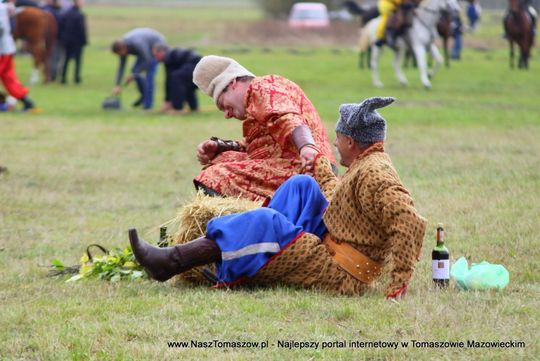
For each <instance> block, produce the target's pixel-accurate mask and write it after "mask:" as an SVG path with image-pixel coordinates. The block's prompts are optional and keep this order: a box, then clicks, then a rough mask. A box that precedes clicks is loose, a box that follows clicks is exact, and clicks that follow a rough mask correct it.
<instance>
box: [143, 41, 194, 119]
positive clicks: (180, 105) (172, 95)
mask: <svg viewBox="0 0 540 361" xmlns="http://www.w3.org/2000/svg"><path fill="white" fill-rule="evenodd" d="M152 54H153V55H154V58H155V59H156V60H157V61H161V62H163V64H164V65H165V102H164V103H163V107H162V109H161V110H162V111H164V112H179V111H182V110H183V109H184V103H186V102H187V104H188V105H189V109H190V110H191V111H192V112H196V111H198V110H199V103H198V101H197V95H196V94H195V92H196V90H197V86H196V85H195V84H194V83H193V70H194V69H195V66H196V65H197V63H198V62H199V61H200V60H201V56H200V55H199V54H197V53H196V52H194V51H193V50H190V49H182V48H169V47H167V45H164V44H157V45H154V47H153V48H152Z"/></svg>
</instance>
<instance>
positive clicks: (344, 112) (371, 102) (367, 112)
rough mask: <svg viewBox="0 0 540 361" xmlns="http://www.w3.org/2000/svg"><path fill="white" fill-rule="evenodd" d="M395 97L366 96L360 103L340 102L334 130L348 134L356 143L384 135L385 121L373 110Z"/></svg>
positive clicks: (388, 102) (373, 141) (383, 136)
mask: <svg viewBox="0 0 540 361" xmlns="http://www.w3.org/2000/svg"><path fill="white" fill-rule="evenodd" d="M395 100H396V98H392V97H384V98H380V97H374V98H367V99H366V100H364V101H363V102H362V103H360V104H342V105H340V106H339V114H340V117H339V119H338V121H337V124H336V132H339V133H341V134H345V135H348V136H349V137H351V138H353V139H354V140H355V141H357V142H358V143H362V144H371V143H375V142H380V141H383V140H384V138H385V137H386V121H385V120H384V118H383V117H382V116H381V115H380V114H379V113H378V112H377V111H376V110H375V109H378V108H382V107H385V106H387V105H389V104H392V103H393V102H394V101H395Z"/></svg>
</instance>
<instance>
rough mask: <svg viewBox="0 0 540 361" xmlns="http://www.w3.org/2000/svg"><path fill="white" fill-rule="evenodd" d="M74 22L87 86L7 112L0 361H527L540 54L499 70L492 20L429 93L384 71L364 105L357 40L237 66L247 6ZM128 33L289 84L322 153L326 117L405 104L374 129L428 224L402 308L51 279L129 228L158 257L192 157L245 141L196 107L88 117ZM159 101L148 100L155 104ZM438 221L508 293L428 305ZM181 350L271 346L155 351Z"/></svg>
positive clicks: (535, 280)
mask: <svg viewBox="0 0 540 361" xmlns="http://www.w3.org/2000/svg"><path fill="white" fill-rule="evenodd" d="M86 13H87V14H88V21H89V27H90V34H91V37H90V42H91V45H90V46H89V47H88V48H87V49H86V53H85V60H84V67H83V82H84V83H83V85H81V86H75V85H71V84H70V85H67V86H60V85H57V84H51V85H47V86H43V85H37V86H34V87H32V88H31V95H32V97H33V98H34V99H35V100H36V102H37V103H38V105H39V106H40V107H42V108H43V109H44V112H43V113H41V114H23V113H16V114H6V113H0V165H1V166H4V167H7V168H8V172H7V173H1V174H0V269H1V270H2V277H1V279H0V301H1V303H2V306H1V307H0V330H2V331H1V332H0V359H5V360H70V359H71V360H176V359H193V360H201V359H220V360H229V359H231V360H232V359H240V360H250V359H275V360H293V359H321V360H322V359H325V360H363V359H366V360H387V359H388V360H402V359H416V360H432V359H439V360H440V359H442V360H517V359H521V360H534V359H540V345H539V343H538V336H536V334H537V332H538V330H539V329H540V302H539V300H538V295H539V294H540V287H539V282H540V267H539V262H538V260H539V259H540V251H539V247H538V246H539V239H538V228H539V226H540V143H539V142H538V138H539V136H540V103H539V102H538V96H539V94H540V72H539V71H538V69H540V64H539V54H538V50H535V51H534V58H533V59H532V60H531V69H530V70H529V71H516V70H510V69H509V67H508V61H507V51H506V47H505V43H504V41H502V40H501V39H500V38H499V33H500V25H499V24H500V23H499V19H500V18H499V17H498V14H489V13H487V16H486V17H485V20H486V21H485V23H484V24H483V27H482V28H481V29H480V31H479V32H478V33H477V34H475V35H466V41H467V43H466V45H470V46H474V48H471V47H469V48H467V49H465V50H464V53H463V60H462V62H460V63H453V64H452V67H451V69H442V70H441V72H440V73H439V74H438V75H437V77H436V78H435V79H434V83H433V89H432V90H431V91H425V90H423V89H422V87H421V84H420V81H419V79H418V76H417V73H416V71H415V70H414V69H409V70H407V75H408V77H409V80H410V83H411V85H410V87H409V88H407V89H404V88H401V87H399V86H398V83H397V81H396V80H395V79H394V76H393V74H392V73H391V70H390V59H389V57H385V59H384V60H383V63H384V64H383V65H382V70H381V74H382V80H383V81H384V82H385V84H386V87H385V88H384V89H374V88H373V87H372V86H371V83H370V77H369V74H368V73H367V72H366V71H360V70H358V69H357V68H356V54H355V52H354V50H353V45H354V41H348V40H347V38H343V37H342V38H340V41H339V42H336V43H335V44H332V38H330V39H328V36H326V38H325V36H324V34H322V35H321V38H323V41H319V40H317V38H316V37H313V36H311V35H310V37H309V39H310V40H309V41H306V43H305V44H304V46H303V47H302V48H299V49H296V48H293V47H292V46H291V47H289V46H286V45H281V44H285V43H286V41H284V40H283V39H268V38H265V39H264V41H262V40H261V41H260V42H259V43H256V42H253V43H249V44H248V45H250V46H251V48H250V49H251V51H246V50H245V49H246V45H245V44H243V43H242V41H241V38H242V37H243V36H244V35H245V36H246V38H249V39H250V41H253V39H254V37H253V34H243V33H239V34H236V38H237V40H234V39H233V38H232V37H231V36H230V34H228V36H224V33H226V30H229V32H231V31H233V32H234V31H235V30H238V29H246V28H247V29H257V21H258V19H260V17H261V14H260V13H259V12H258V10H257V9H256V8H254V7H250V8H248V9H246V10H245V11H239V9H238V8H236V7H235V8H197V7H189V8H181V7H175V8H166V7H147V8H144V7H115V6H105V5H102V6H97V5H94V6H88V7H87V8H86ZM239 14H240V15H239ZM238 16H240V17H238ZM232 19H238V20H237V21H236V22H235V23H231V20H232ZM134 26H151V27H154V28H156V29H158V30H160V31H162V32H163V33H164V34H166V35H167V37H168V39H169V41H170V43H172V44H175V45H186V46H195V47H197V49H198V50H199V51H200V52H201V53H202V54H210V53H216V54H223V55H228V56H232V57H235V58H236V59H238V60H239V61H240V62H241V63H243V64H244V65H245V66H246V67H248V68H249V69H250V70H252V71H253V72H255V73H256V74H267V73H278V74H282V75H284V76H287V77H289V78H291V79H292V80H294V81H296V82H297V83H298V84H300V85H301V86H302V87H303V88H304V89H305V91H306V93H307V94H308V96H309V97H310V99H311V100H312V101H313V103H314V104H315V106H316V107H317V109H318V110H319V112H320V114H321V116H322V118H323V119H324V121H325V124H326V126H327V128H328V129H329V131H330V134H331V139H332V140H333V138H334V134H333V127H334V123H335V120H336V119H337V109H338V106H339V104H341V103H345V102H357V101H360V100H362V99H364V98H365V97H368V96H374V95H389V96H395V97H397V98H398V101H397V103H396V104H394V105H392V106H391V107H389V108H386V109H384V110H383V111H382V113H383V115H384V116H385V118H386V119H387V121H388V127H389V130H388V137H387V151H388V152H389V153H390V155H391V156H392V158H393V160H394V163H395V166H396V168H397V169H398V171H399V173H400V175H401V177H402V180H403V181H404V183H405V184H406V185H407V187H408V188H409V189H410V190H411V192H412V194H413V196H414V199H415V202H416V204H417V208H418V209H419V211H420V213H421V214H422V215H424V216H425V217H426V218H427V219H428V220H429V225H428V232H427V234H426V237H425V243H424V247H423V256H422V259H421V261H420V263H419V264H418V268H417V271H416V274H415V278H414V280H413V282H412V284H411V287H410V291H409V293H408V295H407V297H406V298H405V299H404V300H403V302H402V303H401V304H394V303H391V302H388V301H386V300H384V298H383V297H382V293H381V292H382V287H383V283H382V282H381V283H379V284H377V286H376V288H375V290H374V291H373V292H371V293H370V294H368V295H367V296H366V297H362V298H346V297H335V296H329V295H326V294H320V293H317V292H311V291H302V290H295V289H289V288H284V287H276V288H273V289H256V290H234V291H233V290H229V291H222V290H219V291H217V290H214V289H208V288H174V287H171V286H169V285H167V284H158V283H156V282H150V281H143V282H132V283H129V282H120V283H112V284H111V283H107V282H101V281H84V282H80V283H64V282H63V280H61V279H53V278H48V277H47V276H46V273H47V268H46V267H45V266H47V265H49V264H50V262H51V261H52V260H53V259H55V258H59V259H61V260H63V261H64V262H65V263H66V264H75V263H77V261H78V259H79V257H80V256H81V255H82V253H83V252H84V250H85V248H86V246H87V245H88V244H90V243H94V242H97V243H101V244H103V245H105V246H108V247H113V246H125V245H126V244H127V232H126V231H127V229H128V228H131V227H137V228H138V229H139V230H140V232H141V234H142V235H143V237H144V238H146V239H149V240H155V239H156V238H157V236H158V231H157V228H158V226H159V225H160V224H162V223H164V222H166V221H168V220H170V219H172V218H174V217H175V215H176V211H177V209H178V208H179V207H180V206H181V205H182V204H183V203H184V202H186V201H188V200H189V199H190V197H191V196H192V194H193V190H192V185H191V179H192V177H193V176H194V175H195V174H197V172H198V170H199V166H198V164H197V162H196V159H195V156H194V154H195V147H196V145H197V144H198V142H199V141H201V140H202V139H206V138H208V137H209V136H211V135H218V136H222V137H224V138H238V137H239V136H240V127H239V124H238V122H237V121H235V120H224V119H223V117H222V115H221V114H220V113H219V112H217V110H216V109H215V108H214V106H213V104H212V103H211V100H210V99H209V98H207V97H204V96H200V100H201V103H202V110H203V111H202V112H201V113H199V114H193V115H187V116H182V117H179V116H167V115H162V114H157V113H142V112H140V111H138V110H133V109H130V107H129V104H130V103H131V101H133V100H134V98H135V91H134V89H129V88H128V89H127V90H126V91H125V94H124V95H123V103H124V105H125V110H124V111H121V112H103V111H102V110H101V109H100V104H101V101H102V100H103V98H104V97H105V96H107V94H108V93H109V92H110V89H111V88H112V82H113V77H114V72H115V67H116V61H117V60H116V59H115V57H113V56H112V55H111V54H110V52H109V51H108V44H109V43H110V42H111V41H112V40H113V39H114V38H116V37H119V36H121V35H122V34H123V33H124V32H126V31H128V30H129V29H130V28H131V27H134ZM243 26H245V28H243ZM350 29H351V31H354V30H355V29H354V25H351V26H350ZM247 35H250V36H249V37H248V36H247ZM294 35H295V36H299V35H300V34H294ZM352 38H354V37H352ZM224 39H229V40H227V41H225V40H224ZM343 39H345V40H343ZM285 40H286V39H285ZM274 44H280V46H274ZM295 44H296V45H297V44H298V42H297V41H295ZM329 44H332V45H329ZM17 69H18V73H19V75H20V78H21V79H22V80H23V81H25V82H26V81H27V79H28V78H29V74H30V61H29V59H28V58H25V57H19V58H17ZM161 78H162V74H161V73H160V74H159V80H160V84H161V80H162V79H161ZM162 96H163V93H162V91H161V90H159V91H158V94H157V103H158V105H159V103H160V101H161V98H162ZM437 222H444V223H445V226H446V234H447V244H448V247H449V249H450V252H451V255H452V258H453V259H454V260H455V259H457V258H458V257H460V256H466V257H467V258H468V259H469V260H470V261H473V262H479V261H482V260H487V261H490V262H493V263H501V264H503V265H505V266H506V267H507V269H508V270H509V271H510V278H511V279H510V284H509V286H508V287H507V288H506V289H505V290H504V291H502V292H459V291H457V290H455V289H454V288H453V287H452V288H451V289H449V290H447V291H443V292H436V291H434V290H433V289H432V288H431V278H430V277H431V270H430V267H431V260H430V251H431V249H432V248H433V246H434V244H435V241H434V238H435V225H436V223H437ZM191 340H194V341H212V340H219V341H220V342H221V341H227V342H230V341H253V342H264V341H268V348H265V349H261V348H255V347H252V348H234V347H231V348H223V347H222V348H219V347H218V348H169V347H168V345H167V342H168V341H187V342H191ZM280 340H289V341H290V340H292V341H315V342H320V343H321V344H319V348H318V349H299V348H293V349H288V348H286V347H279V346H278V341H280ZM343 340H344V341H346V342H350V341H366V342H369V341H372V342H375V341H386V342H390V341H392V342H401V341H404V342H408V345H407V346H405V345H404V344H403V345H401V344H400V345H399V346H398V347H397V348H396V349H393V348H391V347H385V348H382V347H376V346H374V345H372V346H371V347H366V348H355V347H344V348H340V347H338V345H337V344H336V345H334V347H329V348H325V349H322V342H333V341H343ZM412 340H417V341H420V342H425V341H447V342H449V341H463V342H465V344H467V341H468V340H476V341H505V342H508V341H517V342H524V343H525V347H522V348H515V347H514V348H511V347H510V348H503V347H491V348H478V347H477V348H475V347H447V348H442V349H441V348H433V347H428V346H425V345H424V346H421V345H419V344H413V343H412ZM218 346H220V344H218Z"/></svg>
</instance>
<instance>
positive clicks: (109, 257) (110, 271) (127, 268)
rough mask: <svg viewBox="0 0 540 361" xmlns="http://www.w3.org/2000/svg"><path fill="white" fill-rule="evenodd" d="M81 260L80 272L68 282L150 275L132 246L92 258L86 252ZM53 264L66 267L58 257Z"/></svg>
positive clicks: (116, 279)
mask: <svg viewBox="0 0 540 361" xmlns="http://www.w3.org/2000/svg"><path fill="white" fill-rule="evenodd" d="M79 262H80V268H79V272H78V273H77V274H75V275H73V276H72V277H71V278H69V279H68V280H66V282H75V281H79V280H81V279H85V278H97V279H100V280H105V281H110V282H119V281H121V280H129V281H136V280H139V279H144V278H147V277H148V276H147V274H146V272H144V271H143V268H142V267H141V265H139V264H138V263H137V260H136V259H135V256H134V255H133V252H132V251H131V247H126V248H124V249H120V248H114V249H111V250H110V251H109V252H108V253H107V254H105V255H103V256H101V257H93V258H92V259H89V258H88V256H87V255H86V254H84V255H83V256H82V257H81V258H80V260H79ZM52 265H53V267H55V269H56V270H59V271H61V270H64V268H65V266H64V264H63V263H62V262H61V261H60V260H57V259H55V260H53V261H52Z"/></svg>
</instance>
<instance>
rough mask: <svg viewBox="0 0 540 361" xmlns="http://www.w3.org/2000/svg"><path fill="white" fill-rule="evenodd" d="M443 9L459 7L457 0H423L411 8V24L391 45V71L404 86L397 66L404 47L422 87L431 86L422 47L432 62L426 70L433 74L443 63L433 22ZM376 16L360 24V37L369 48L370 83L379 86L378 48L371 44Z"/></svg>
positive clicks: (437, 18) (436, 20)
mask: <svg viewBox="0 0 540 361" xmlns="http://www.w3.org/2000/svg"><path fill="white" fill-rule="evenodd" d="M444 10H454V11H458V10H459V4H458V2H457V0H424V1H423V2H422V3H421V4H420V6H419V7H418V8H417V9H416V10H415V15H414V18H413V21H412V25H411V27H409V28H408V29H407V30H406V31H405V33H404V34H403V35H402V36H400V37H399V38H398V39H397V41H396V46H395V47H394V48H393V50H394V53H395V56H394V61H393V67H394V71H395V73H396V76H397V78H398V80H399V82H400V83H401V84H402V85H404V86H406V85H408V81H407V78H406V77H405V75H404V74H403V71H402V69H401V59H402V57H403V54H404V52H405V50H406V49H407V48H410V49H412V50H413V52H414V55H415V58H416V63H417V66H418V70H419V72H420V80H421V82H422V84H423V86H424V88H426V89H430V88H431V82H430V80H429V76H428V70H427V62H426V49H427V48H429V50H430V52H431V54H432V56H433V59H434V60H435V64H434V66H433V69H432V70H431V72H430V76H433V75H434V74H435V73H436V71H437V70H438V68H439V67H440V65H441V64H442V62H443V59H442V56H441V53H440V52H439V49H438V48H437V45H436V44H435V37H436V25H437V22H438V21H439V18H440V17H441V14H442V12H443V11H444ZM379 21H380V18H376V19H373V20H371V21H370V22H368V24H367V25H366V26H365V27H364V30H363V33H364V34H365V35H364V36H365V37H367V38H369V42H370V45H369V46H370V48H371V61H370V64H371V77H372V82H373V85H374V86H376V87H382V86H383V83H382V82H381V80H380V77H379V69H378V68H379V57H380V53H381V48H380V47H379V46H376V45H375V42H376V35H375V34H376V29H377V25H378V22H379Z"/></svg>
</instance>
